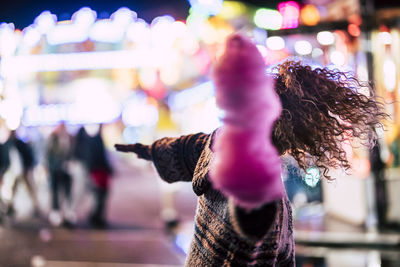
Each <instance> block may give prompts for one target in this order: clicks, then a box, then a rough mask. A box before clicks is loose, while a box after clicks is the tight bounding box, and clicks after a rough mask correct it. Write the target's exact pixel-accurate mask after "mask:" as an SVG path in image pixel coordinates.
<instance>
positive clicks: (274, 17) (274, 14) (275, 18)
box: [253, 8, 283, 30]
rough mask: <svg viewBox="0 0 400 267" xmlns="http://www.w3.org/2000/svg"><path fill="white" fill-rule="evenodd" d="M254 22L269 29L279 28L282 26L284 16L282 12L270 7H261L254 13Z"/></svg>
mask: <svg viewBox="0 0 400 267" xmlns="http://www.w3.org/2000/svg"><path fill="white" fill-rule="evenodd" d="M253 21H254V24H255V25H256V26H257V27H259V28H263V29H267V30H279V29H280V28H282V22H283V18H282V15H281V13H279V12H278V11H276V10H273V9H268V8H260V9H257V11H256V12H255V14H254V18H253Z"/></svg>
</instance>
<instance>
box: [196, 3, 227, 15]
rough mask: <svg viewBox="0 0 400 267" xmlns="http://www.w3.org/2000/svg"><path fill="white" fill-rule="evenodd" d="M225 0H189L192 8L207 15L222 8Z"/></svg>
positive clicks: (216, 12) (214, 13)
mask: <svg viewBox="0 0 400 267" xmlns="http://www.w3.org/2000/svg"><path fill="white" fill-rule="evenodd" d="M223 2H224V1H223V0H189V3H190V5H191V6H192V10H193V11H194V12H196V13H201V14H205V15H216V14H218V13H219V12H220V11H221V9H222V3H223Z"/></svg>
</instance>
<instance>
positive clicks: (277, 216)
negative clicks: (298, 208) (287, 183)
mask: <svg viewBox="0 0 400 267" xmlns="http://www.w3.org/2000/svg"><path fill="white" fill-rule="evenodd" d="M272 77H273V79H274V82H272V79H270V78H267V77H265V65H264V60H263V58H262V56H261V55H260V54H259V51H258V49H257V48H256V46H255V45H254V44H252V43H251V41H250V40H248V39H247V38H246V37H244V36H242V35H239V34H234V35H233V36H231V37H230V38H229V39H228V42H227V45H226V50H225V53H224V55H223V56H221V58H220V60H219V61H218V63H217V64H216V66H215V69H214V80H215V83H216V98H217V104H218V105H219V106H220V107H222V108H223V109H224V110H225V111H226V114H225V117H224V125H223V126H222V127H221V128H220V129H218V130H216V131H214V132H213V133H212V134H203V133H198V134H193V135H187V136H182V137H179V138H162V139H160V140H157V141H155V142H154V143H153V144H152V145H150V146H146V145H142V144H132V145H116V149H117V150H119V151H125V152H128V151H131V152H134V153H136V154H137V155H138V156H139V157H140V158H143V159H147V160H151V161H153V163H154V165H155V167H156V169H157V171H158V173H159V174H160V176H161V178H162V179H164V180H165V181H167V182H170V183H172V182H177V181H188V182H192V186H193V190H194V192H195V193H196V195H198V196H199V199H198V205H197V211H196V219H195V234H194V238H193V240H192V244H191V248H190V251H189V253H188V258H187V260H186V266H250V265H251V266H295V257H294V256H295V255H294V253H295V249H294V237H293V223H292V213H291V206H290V203H289V200H288V198H287V196H286V193H285V192H284V191H283V185H282V180H281V176H280V159H279V155H284V154H290V155H291V156H293V158H294V159H295V160H296V161H297V163H298V165H299V167H300V168H302V169H303V170H304V171H306V168H307V166H318V167H319V168H320V169H321V171H322V175H323V176H325V177H326V178H331V177H330V176H329V175H328V171H329V169H330V168H335V167H336V168H337V167H342V168H345V169H348V168H350V165H349V162H348V160H347V158H346V157H345V155H346V153H345V151H344V150H343V148H342V146H341V144H340V141H341V140H343V138H345V136H347V135H349V134H350V136H352V137H354V138H363V139H364V141H365V143H368V144H370V143H371V142H372V141H373V139H374V138H375V137H374V136H371V137H370V136H368V135H366V134H365V133H368V132H369V131H370V130H371V129H372V128H374V127H375V126H377V125H379V124H380V122H379V119H382V118H385V117H386V114H385V113H383V111H382V110H383V108H382V107H381V106H380V104H379V103H377V102H376V100H375V99H374V98H373V97H372V94H373V92H372V90H370V94H371V97H369V96H367V95H364V94H362V93H361V90H360V91H359V89H360V83H358V81H357V80H356V79H355V78H352V77H349V76H348V75H347V74H345V73H342V72H340V71H334V70H330V69H327V68H317V69H312V68H311V67H310V66H307V65H303V64H302V63H300V62H295V61H291V60H288V61H286V62H284V63H282V64H280V65H279V66H277V70H276V72H275V73H274V74H273V75H272ZM366 88H367V89H370V88H369V87H366ZM275 93H276V94H277V95H275ZM278 97H279V98H278ZM279 99H280V101H279ZM260 104H262V105H264V107H263V106H262V105H260ZM281 108H282V109H281ZM280 110H282V113H281V114H279V111H280ZM275 119H277V120H276V121H275V122H274V120H275ZM263 120H265V121H263ZM264 127H265V128H264Z"/></svg>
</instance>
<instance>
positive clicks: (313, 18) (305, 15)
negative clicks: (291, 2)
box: [300, 4, 321, 26]
mask: <svg viewBox="0 0 400 267" xmlns="http://www.w3.org/2000/svg"><path fill="white" fill-rule="evenodd" d="M300 19H301V22H302V23H303V24H304V25H307V26H314V25H317V24H318V22H319V21H320V19H321V17H320V15H319V11H318V8H316V7H315V6H314V5H311V4H308V5H305V6H304V7H303V8H302V9H301V10H300Z"/></svg>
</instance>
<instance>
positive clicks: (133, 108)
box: [122, 94, 158, 127]
mask: <svg viewBox="0 0 400 267" xmlns="http://www.w3.org/2000/svg"><path fill="white" fill-rule="evenodd" d="M122 121H123V122H124V124H125V125H126V126H136V127H138V126H154V125H156V124H157V122H158V109H157V107H155V106H153V105H149V104H147V99H146V96H144V95H142V94H136V95H135V96H134V97H132V98H131V99H129V100H128V101H127V102H126V103H125V104H124V108H123V110H122Z"/></svg>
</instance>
